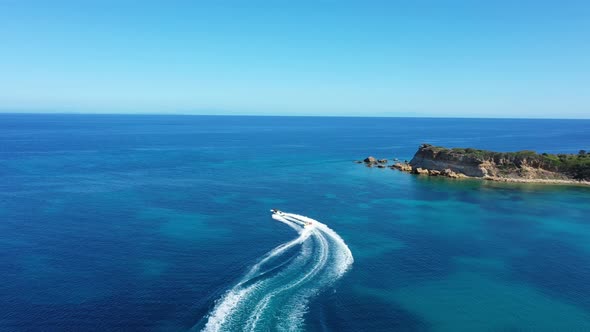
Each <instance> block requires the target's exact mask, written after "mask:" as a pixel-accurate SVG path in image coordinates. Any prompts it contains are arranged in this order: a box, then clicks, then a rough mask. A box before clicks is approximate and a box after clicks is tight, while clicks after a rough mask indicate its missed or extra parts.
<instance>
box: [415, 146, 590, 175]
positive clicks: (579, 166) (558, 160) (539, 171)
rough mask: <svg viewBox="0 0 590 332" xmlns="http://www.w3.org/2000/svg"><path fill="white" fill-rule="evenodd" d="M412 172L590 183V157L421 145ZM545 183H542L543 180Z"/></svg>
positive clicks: (582, 152) (581, 154)
mask: <svg viewBox="0 0 590 332" xmlns="http://www.w3.org/2000/svg"><path fill="white" fill-rule="evenodd" d="M409 165H410V166H411V167H412V169H423V170H424V169H426V170H429V171H432V170H435V171H440V172H443V171H446V170H451V171H452V172H455V173H458V174H463V175H465V176H468V177H476V178H489V179H492V180H557V181H589V180H590V155H589V154H587V153H586V152H585V151H584V150H581V151H580V153H579V154H577V155H574V154H558V155H553V154H547V153H543V154H538V153H536V152H534V151H519V152H493V151H486V150H478V149H472V148H453V149H449V148H444V147H438V146H433V145H430V144H422V145H421V146H420V147H419V148H418V151H417V152H416V154H415V155H414V158H412V160H411V161H410V162H409ZM541 182H542V181H541Z"/></svg>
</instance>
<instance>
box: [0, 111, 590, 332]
mask: <svg viewBox="0 0 590 332" xmlns="http://www.w3.org/2000/svg"><path fill="white" fill-rule="evenodd" d="M422 142H430V143H433V144H440V145H449V146H473V147H479V148H488V149H497V150H506V151H508V150H522V149H534V150H537V151H547V152H571V153H575V152H577V150H579V149H582V148H584V147H586V150H588V147H590V121H579V120H576V121H574V120H571V121H566V120H468V119H374V118H373V119H371V118H366V119H363V118H288V117H285V118H273V117H185V116H107V115H103V116H92V115H84V116H83V115H0V255H1V257H2V258H1V259H0V271H1V272H2V273H1V274H0V299H1V300H2V303H4V304H5V305H4V310H2V311H1V313H0V328H1V329H2V330H7V331H19V330H43V331H49V330H54V331H58V330H86V331H92V330H95V331H107V330H110V331H123V330H125V331H133V330H136V331H144V330H149V331H182V330H190V329H193V330H199V329H201V328H202V327H204V326H205V325H206V323H207V321H208V319H209V317H210V316H211V313H213V312H214V310H215V308H216V303H220V301H219V299H223V298H224V296H225V295H224V294H227V293H226V292H227V291H228V290H230V289H232V287H235V286H236V285H237V284H238V283H239V282H240V280H242V279H243V278H244V277H245V276H247V274H248V271H250V270H251V268H252V267H253V266H255V264H257V263H258V262H260V260H261V259H262V258H263V257H265V254H266V253H267V252H269V251H270V250H272V249H273V248H275V247H277V246H279V245H281V244H282V243H286V242H288V241H291V240H293V239H295V238H297V236H298V234H297V232H296V230H294V229H292V228H291V227H289V226H288V225H287V224H285V223H281V222H277V221H276V220H273V219H272V218H270V215H269V213H268V209H269V208H272V207H277V208H280V209H282V210H285V211H289V212H293V213H298V214H300V215H304V216H308V217H311V218H313V219H316V220H318V221H320V222H322V223H324V224H326V225H327V226H329V227H330V228H332V229H333V230H334V231H335V232H336V233H337V234H338V235H339V236H340V237H341V238H342V239H343V240H344V242H345V243H346V245H347V246H348V248H350V251H351V253H352V256H353V257H354V263H352V265H351V266H350V267H349V269H348V270H347V271H346V272H345V273H344V274H343V275H341V276H338V277H334V275H335V274H334V273H333V272H334V271H335V270H334V266H336V265H337V262H338V260H337V257H338V256H337V254H338V253H339V252H341V251H340V250H341V247H339V246H338V245H337V243H336V242H335V240H333V239H331V238H329V237H327V235H326V236H324V238H325V239H326V242H325V243H324V242H322V240H321V238H320V237H319V236H318V237H311V238H310V240H309V241H308V242H305V243H303V244H300V245H297V246H294V247H293V248H292V249H291V250H289V251H286V252H285V254H284V255H283V256H280V257H277V258H276V259H273V260H270V261H269V262H268V263H267V264H266V265H265V266H264V268H263V269H262V270H263V272H266V271H269V272H268V273H265V274H262V275H259V276H257V277H256V278H255V279H254V280H250V281H248V282H249V284H254V283H256V282H257V281H265V280H268V282H267V286H265V287H266V288H264V287H261V288H260V289H257V292H258V293H255V294H254V295H253V296H252V297H251V300H252V301H253V302H252V303H254V304H252V305H251V306H249V307H248V308H250V307H253V306H255V305H256V303H257V302H256V299H263V298H264V297H265V296H266V295H267V294H269V293H272V292H274V291H277V290H278V289H280V288H281V287H282V286H285V285H286V284H288V283H289V282H292V281H295V280H299V279H301V278H302V277H303V276H304V272H306V271H307V272H310V271H315V270H314V267H318V269H316V270H317V271H318V272H317V273H316V274H313V275H312V277H310V278H309V279H306V280H307V281H306V282H305V283H302V284H300V285H299V286H297V287H294V288H293V289H289V290H287V291H283V292H282V293H281V292H279V293H280V295H277V296H276V297H275V298H273V300H272V301H271V302H270V304H269V307H268V309H266V311H264V312H265V315H266V316H264V315H263V316H264V317H267V318H265V319H261V320H260V323H259V325H257V327H256V328H257V329H259V330H268V329H271V330H273V329H277V328H282V327H284V328H287V327H288V326H289V325H288V324H287V325H285V326H283V325H280V324H279V323H278V322H287V323H288V322H289V319H294V318H293V317H294V315H293V312H294V311H295V310H291V309H292V308H297V310H296V312H297V313H299V314H300V315H299V316H300V317H299V323H297V324H295V325H293V326H297V327H298V328H299V329H302V330H309V331H336V330H338V331H361V330H364V331H367V330H369V331H392V330H393V331H476V330H477V331H513V330H519V331H521V330H526V331H533V330H534V331H556V330H560V331H571V330H580V331H583V330H590V300H589V299H590V228H589V223H590V218H588V216H589V215H590V204H589V203H588V202H590V189H589V188H585V187H566V186H542V185H530V184H500V183H489V182H480V181H473V180H467V181H453V180H448V179H442V178H440V179H439V178H421V177H415V176H410V175H408V174H403V173H399V172H396V171H392V170H389V169H369V168H365V167H363V166H361V165H357V164H354V163H352V160H354V159H360V158H362V157H364V156H366V155H369V154H372V155H375V156H378V157H386V158H391V157H394V156H396V157H399V158H402V159H403V158H410V157H411V156H412V154H413V152H414V151H415V149H416V148H417V146H418V145H419V144H420V143H422ZM322 255H324V256H322ZM320 257H326V259H325V260H321V259H320ZM320 262H323V263H322V264H320ZM297 264H300V265H297ZM328 279H330V280H328ZM331 279H333V280H331ZM306 292H308V293H309V294H307V293H306ZM302 298H305V299H302ZM216 300H217V302H216ZM294 303H295V304H303V305H302V306H301V305H300V306H296V305H294ZM248 314H249V309H244V310H242V311H240V312H238V311H236V312H234V313H232V314H231V315H228V319H230V320H231V319H234V320H235V321H236V322H238V323H239V321H240V320H244V321H247V320H248V319H249V315H248ZM295 316H297V315H295ZM268 317H277V318H276V319H270V318H268ZM295 318H296V317H295ZM244 326H246V325H244Z"/></svg>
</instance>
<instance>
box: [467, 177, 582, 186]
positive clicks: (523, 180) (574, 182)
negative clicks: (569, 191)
mask: <svg viewBox="0 0 590 332" xmlns="http://www.w3.org/2000/svg"><path fill="white" fill-rule="evenodd" d="M467 178H469V179H480V180H485V181H494V182H508V183H536V184H554V185H579V186H590V181H578V180H563V179H526V178H501V177H497V176H487V177H481V178H480V177H473V176H469V177H467Z"/></svg>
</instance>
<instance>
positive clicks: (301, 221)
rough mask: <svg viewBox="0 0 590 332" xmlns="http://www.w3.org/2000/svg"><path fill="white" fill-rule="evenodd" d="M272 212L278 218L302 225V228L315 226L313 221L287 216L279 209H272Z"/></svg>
mask: <svg viewBox="0 0 590 332" xmlns="http://www.w3.org/2000/svg"><path fill="white" fill-rule="evenodd" d="M270 212H272V214H276V215H277V216H281V217H285V218H287V220H290V221H292V222H295V223H297V224H299V225H302V226H311V225H313V223H312V222H311V221H306V220H300V219H299V218H297V217H295V216H292V215H289V216H287V215H285V212H283V211H281V210H279V209H270Z"/></svg>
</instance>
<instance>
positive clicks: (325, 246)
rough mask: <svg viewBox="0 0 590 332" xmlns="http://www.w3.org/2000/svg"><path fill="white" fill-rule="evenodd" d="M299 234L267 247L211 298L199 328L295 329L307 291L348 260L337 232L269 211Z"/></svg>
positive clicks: (321, 285) (328, 278) (326, 281)
mask: <svg viewBox="0 0 590 332" xmlns="http://www.w3.org/2000/svg"><path fill="white" fill-rule="evenodd" d="M272 217H273V218H274V219H276V220H277V221H280V222H283V223H285V224H287V225H288V226H290V227H292V228H293V229H295V230H296V231H297V232H298V234H299V236H298V237H297V238H295V239H293V240H291V241H289V242H286V243H283V244H281V245H279V246H278V247H276V248H274V249H273V250H271V251H269V252H268V253H266V254H265V255H264V256H263V257H262V258H261V259H260V260H259V261H258V262H257V263H256V264H255V265H254V266H252V268H250V270H249V271H248V272H247V273H246V275H244V277H242V279H241V280H240V281H239V282H238V283H237V284H236V285H235V286H233V287H232V288H231V289H230V290H228V291H227V292H226V293H225V294H224V295H223V296H222V297H221V298H220V299H218V300H217V301H216V303H215V306H214V308H213V309H212V310H211V311H210V312H209V314H208V315H207V316H206V317H205V319H204V320H206V323H205V324H204V326H203V327H202V331H207V332H212V331H275V330H276V331H298V330H302V329H303V323H304V322H303V316H304V314H305V313H306V311H307V303H308V301H309V299H310V298H311V297H313V296H314V295H316V294H318V293H319V292H320V291H321V290H322V289H323V288H325V287H326V286H328V285H330V284H331V283H333V282H334V281H336V280H337V279H339V278H340V277H341V276H342V275H343V274H344V273H345V272H346V271H347V270H348V269H349V267H350V266H351V264H352V262H353V257H352V253H351V252H350V249H349V248H348V246H347V245H346V243H344V241H343V240H342V238H341V237H340V236H339V235H338V234H337V233H336V232H334V231H333V230H331V229H330V228H329V227H328V226H326V225H324V224H322V223H320V222H319V221H317V220H314V219H311V218H307V217H305V216H301V215H297V214H292V213H281V214H280V215H277V214H273V216H272Z"/></svg>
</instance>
